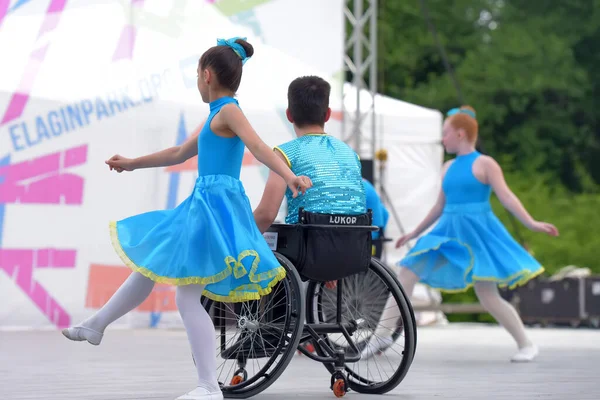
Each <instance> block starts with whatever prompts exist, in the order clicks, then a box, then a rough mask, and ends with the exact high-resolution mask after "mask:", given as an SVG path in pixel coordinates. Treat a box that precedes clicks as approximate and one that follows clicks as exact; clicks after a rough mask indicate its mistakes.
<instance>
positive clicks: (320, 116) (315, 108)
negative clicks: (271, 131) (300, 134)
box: [288, 76, 331, 128]
mask: <svg viewBox="0 0 600 400" xmlns="http://www.w3.org/2000/svg"><path fill="white" fill-rule="evenodd" d="M330 92H331V86H330V85H329V83H328V82H327V81H326V80H324V79H322V78H319V77H318V76H303V77H300V78H296V79H294V80H293V81H292V83H290V86H289V88H288V109H289V110H290V114H291V115H292V118H293V119H294V124H296V126H298V127H300V128H301V127H303V126H307V125H319V126H324V125H325V116H326V115H327V109H328V108H329V93H330Z"/></svg>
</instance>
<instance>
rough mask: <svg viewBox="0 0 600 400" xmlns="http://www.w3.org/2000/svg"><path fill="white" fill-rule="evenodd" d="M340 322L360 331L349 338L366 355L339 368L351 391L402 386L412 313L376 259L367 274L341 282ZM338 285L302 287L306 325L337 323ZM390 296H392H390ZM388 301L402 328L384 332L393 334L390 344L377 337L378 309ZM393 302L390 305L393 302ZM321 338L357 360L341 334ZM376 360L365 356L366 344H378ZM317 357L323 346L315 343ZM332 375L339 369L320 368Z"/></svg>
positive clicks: (412, 334)
mask: <svg viewBox="0 0 600 400" xmlns="http://www.w3.org/2000/svg"><path fill="white" fill-rule="evenodd" d="M341 282H342V285H341V287H342V289H341V294H342V299H341V300H342V311H341V314H342V322H344V323H355V324H356V326H358V327H359V329H357V330H356V331H355V332H354V334H353V336H352V339H353V345H354V347H356V348H357V349H358V350H359V351H361V353H363V354H365V353H367V354H366V355H365V356H363V357H362V358H361V359H360V360H359V361H357V362H353V363H349V362H346V363H345V364H344V369H343V371H344V372H345V374H347V383H348V386H349V388H350V389H352V390H354V391H356V392H359V393H366V394H382V393H387V392H389V391H391V390H393V389H394V388H395V387H396V386H398V385H399V384H400V382H402V380H403V379H404V377H405V376H406V373H407V372H408V369H409V368H410V365H411V363H412V361H413V357H414V351H415V343H416V328H415V326H414V322H413V321H414V315H413V313H412V309H411V307H410V303H409V302H408V300H407V298H406V296H405V295H404V292H403V291H402V290H401V287H400V285H399V284H398V281H397V279H393V276H392V274H391V272H390V271H389V269H387V268H386V267H384V266H383V265H382V264H381V263H380V262H379V261H377V260H374V259H372V260H371V265H370V267H369V269H368V270H367V271H366V272H363V273H360V274H356V275H352V276H349V277H347V278H345V279H343V280H342V281H341ZM339 287H340V285H339V284H338V286H337V287H335V288H328V287H326V286H325V284H324V283H321V282H310V284H309V286H308V289H307V294H306V295H307V311H306V312H307V323H309V324H319V323H336V314H337V296H338V293H337V292H338V288H339ZM390 296H391V297H390ZM388 298H391V300H392V306H396V307H397V309H398V311H399V312H398V314H399V315H398V319H399V321H400V322H399V323H394V326H395V327H396V326H401V327H402V328H401V329H397V328H396V329H395V330H388V332H387V333H386V336H388V337H389V336H392V337H393V335H395V336H396V338H395V340H394V341H393V342H392V343H389V340H388V341H385V339H383V338H382V337H380V336H379V335H376V329H377V327H378V324H379V322H380V321H379V320H380V317H381V315H382V312H383V309H384V307H385V305H386V304H387V302H388ZM394 303H395V304H394ZM321 339H322V340H324V341H325V343H326V344H327V345H328V346H330V347H331V348H333V349H342V350H343V351H344V352H345V354H346V356H356V353H355V352H354V351H353V350H352V348H351V345H350V344H349V343H348V342H347V341H346V339H345V338H344V336H343V335H341V334H337V333H335V334H333V333H330V334H327V335H323V336H321ZM384 342H385V344H386V346H381V347H382V348H383V347H385V348H384V350H383V353H382V354H381V356H379V355H374V354H372V352H371V354H368V353H369V349H370V348H369V349H368V346H369V343H375V344H377V345H382V344H383V343H384ZM315 350H316V352H317V354H319V355H321V356H323V355H325V352H324V349H323V347H321V346H320V345H319V344H318V343H316V344H315ZM324 365H325V367H326V368H327V369H328V370H329V372H330V373H331V374H332V375H334V374H336V373H339V372H340V371H339V370H337V369H336V367H335V365H334V364H324Z"/></svg>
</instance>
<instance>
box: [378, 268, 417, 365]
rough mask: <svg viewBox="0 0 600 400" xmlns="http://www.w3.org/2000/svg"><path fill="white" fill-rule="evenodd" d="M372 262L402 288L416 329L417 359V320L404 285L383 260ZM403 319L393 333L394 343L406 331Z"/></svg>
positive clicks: (399, 320)
mask: <svg viewBox="0 0 600 400" xmlns="http://www.w3.org/2000/svg"><path fill="white" fill-rule="evenodd" d="M372 262H374V263H377V264H379V265H380V266H381V267H382V268H383V269H384V270H385V271H386V272H387V273H388V275H389V276H390V279H392V280H394V281H395V282H396V284H397V285H398V287H399V288H400V291H401V292H402V295H403V296H404V298H405V299H406V303H407V305H408V308H409V310H410V319H411V321H412V326H413V329H414V333H413V334H414V337H415V345H414V350H413V352H412V353H413V359H414V358H415V353H416V352H417V319H416V318H415V311H414V309H413V307H412V304H411V302H410V299H409V297H408V296H407V295H406V292H405V290H404V288H403V287H402V284H401V283H400V280H399V279H398V276H397V274H396V273H395V272H394V271H393V270H392V269H391V268H390V267H388V266H387V265H385V264H384V263H383V262H381V260H379V259H376V258H373V259H372ZM402 325H403V324H402V319H401V318H400V319H398V324H397V328H396V330H394V333H392V339H393V340H394V342H395V341H396V340H398V338H399V337H400V335H401V334H402V331H403V330H404V327H403V326H402Z"/></svg>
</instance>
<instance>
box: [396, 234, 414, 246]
mask: <svg viewBox="0 0 600 400" xmlns="http://www.w3.org/2000/svg"><path fill="white" fill-rule="evenodd" d="M414 238H415V234H414V233H412V232H411V233H407V234H406V235H404V236H402V237H401V238H400V239H398V241H397V242H396V248H397V249H399V248H400V247H402V246H404V245H405V244H406V243H408V242H409V241H410V240H412V239H414Z"/></svg>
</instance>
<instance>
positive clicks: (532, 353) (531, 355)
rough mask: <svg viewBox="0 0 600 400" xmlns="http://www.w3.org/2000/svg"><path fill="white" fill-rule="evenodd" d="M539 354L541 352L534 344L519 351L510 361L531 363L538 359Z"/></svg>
mask: <svg viewBox="0 0 600 400" xmlns="http://www.w3.org/2000/svg"><path fill="white" fill-rule="evenodd" d="M539 352H540V350H539V349H538V347H537V346H536V345H534V344H532V345H530V346H526V347H523V348H521V349H519V351H518V352H517V354H515V355H514V356H512V358H511V359H510V361H512V362H530V361H533V360H534V359H535V358H536V357H537V355H538V354H539Z"/></svg>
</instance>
